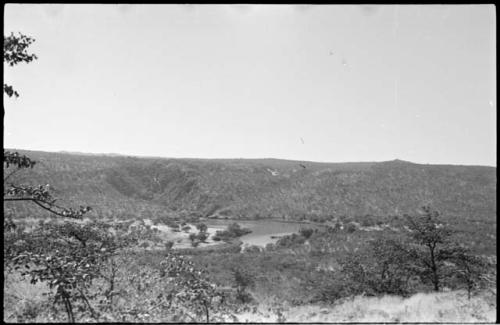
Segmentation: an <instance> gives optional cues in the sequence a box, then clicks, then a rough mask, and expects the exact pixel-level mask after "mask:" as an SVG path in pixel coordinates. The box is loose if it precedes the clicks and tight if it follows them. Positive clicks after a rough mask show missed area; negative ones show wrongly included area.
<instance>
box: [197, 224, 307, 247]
mask: <svg viewBox="0 0 500 325" xmlns="http://www.w3.org/2000/svg"><path fill="white" fill-rule="evenodd" d="M234 222H236V223H237V224H239V225H240V226H241V227H242V228H248V229H250V230H252V232H251V233H249V234H246V235H244V236H241V237H239V238H238V239H239V240H241V241H242V242H243V246H251V245H255V246H260V247H265V246H266V245H267V244H269V243H273V244H274V243H276V242H277V241H278V239H279V237H281V236H285V235H290V234H293V233H297V232H298V231H299V229H300V228H306V227H308V228H314V227H315V226H313V225H310V224H307V223H292V222H281V221H274V220H255V221H235V220H207V221H205V224H206V225H207V226H209V227H223V228H225V227H226V226H228V225H229V224H231V223H234Z"/></svg>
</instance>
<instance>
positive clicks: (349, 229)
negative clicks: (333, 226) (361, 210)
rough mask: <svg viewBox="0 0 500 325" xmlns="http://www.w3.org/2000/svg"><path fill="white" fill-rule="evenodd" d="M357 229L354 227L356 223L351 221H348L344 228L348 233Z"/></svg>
mask: <svg viewBox="0 0 500 325" xmlns="http://www.w3.org/2000/svg"><path fill="white" fill-rule="evenodd" d="M357 229H358V227H356V225H355V224H354V223H353V222H349V223H348V224H347V226H346V228H345V230H346V231H347V232H348V233H353V232H355V231H356V230H357Z"/></svg>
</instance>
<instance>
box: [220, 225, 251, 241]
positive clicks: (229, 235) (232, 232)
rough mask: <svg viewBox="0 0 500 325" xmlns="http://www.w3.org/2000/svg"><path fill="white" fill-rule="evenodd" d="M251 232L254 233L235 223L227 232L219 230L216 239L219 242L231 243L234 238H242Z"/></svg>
mask: <svg viewBox="0 0 500 325" xmlns="http://www.w3.org/2000/svg"><path fill="white" fill-rule="evenodd" d="M251 232H252V231H251V230H250V229H247V228H242V227H241V226H240V225H239V224H237V223H236V222H233V223H231V224H230V225H228V226H227V228H226V230H217V231H216V232H215V235H214V237H216V238H217V239H218V240H220V239H221V240H223V241H230V240H232V239H234V238H237V237H241V236H243V235H246V234H249V233H251ZM212 238H213V237H212Z"/></svg>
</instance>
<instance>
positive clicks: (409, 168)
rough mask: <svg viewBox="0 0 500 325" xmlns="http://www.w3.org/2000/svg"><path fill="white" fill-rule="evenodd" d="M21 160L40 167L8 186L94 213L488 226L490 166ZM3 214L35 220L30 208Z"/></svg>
mask: <svg viewBox="0 0 500 325" xmlns="http://www.w3.org/2000/svg"><path fill="white" fill-rule="evenodd" d="M19 152H20V153H22V154H26V155H28V156H29V157H31V158H32V159H34V160H36V161H38V164H37V165H36V166H35V168H34V169H32V170H26V171H22V172H19V173H16V174H15V175H14V176H13V180H15V181H16V182H21V183H25V184H40V183H41V184H46V183H49V184H51V186H52V187H53V189H54V190H55V192H56V194H57V195H58V196H59V197H60V198H61V201H62V202H65V203H68V204H77V205H78V204H85V205H91V206H93V207H94V209H95V214H96V215H105V214H108V215H109V214H113V215H120V214H121V215H123V216H125V217H126V216H131V215H138V214H141V215H145V216H150V215H151V214H157V213H160V212H161V213H175V212H174V211H177V212H179V211H195V212H197V213H199V214H201V215H203V216H217V215H225V216H229V217H232V218H286V219H291V220H301V219H311V218H313V219H314V218H315V217H318V216H319V217H321V216H323V217H325V218H328V217H338V216H342V215H350V216H356V215H367V214H370V215H401V214H405V213H409V214H413V213H415V211H416V209H418V208H419V207H420V206H422V205H423V204H431V205H432V206H433V207H434V208H436V209H437V210H440V211H442V213H443V215H444V216H447V217H450V218H451V217H453V218H455V217H462V218H466V219H471V220H489V221H493V220H495V218H496V168H494V167H482V166H453V165H420V164H414V163H410V162H405V161H399V160H395V161H388V162H378V163H314V162H303V161H288V160H277V159H167V158H164V159H163V158H137V157H125V156H97V155H83V154H69V153H49V152H40V151H24V150H21V151H19ZM7 207H8V208H10V207H12V208H13V209H15V211H17V212H22V213H32V212H34V211H37V213H38V212H39V210H37V209H36V208H34V209H33V210H32V208H31V207H30V206H29V205H23V206H22V207H20V206H19V205H15V206H14V205H12V206H11V205H6V208H7Z"/></svg>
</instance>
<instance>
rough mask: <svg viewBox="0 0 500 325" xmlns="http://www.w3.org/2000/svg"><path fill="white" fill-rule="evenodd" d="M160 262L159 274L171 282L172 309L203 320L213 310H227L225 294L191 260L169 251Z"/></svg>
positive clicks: (200, 320) (197, 320)
mask: <svg viewBox="0 0 500 325" xmlns="http://www.w3.org/2000/svg"><path fill="white" fill-rule="evenodd" d="M160 264H161V267H162V270H161V274H162V275H163V276H166V277H167V279H168V281H169V282H171V283H172V284H173V285H174V295H173V296H172V300H173V301H172V303H173V304H174V310H176V309H181V310H182V311H183V314H186V315H187V316H188V317H189V318H191V320H194V321H195V322H206V323H209V322H210V321H214V319H213V318H211V313H212V312H225V311H226V309H225V307H226V306H225V296H224V294H223V293H222V292H221V291H219V290H218V289H217V286H216V285H215V284H213V283H212V282H210V281H209V280H208V278H207V276H206V271H205V270H203V269H198V268H196V267H195V266H194V264H193V262H192V261H189V260H188V259H186V258H185V257H183V256H182V255H177V254H173V253H171V254H168V255H167V256H166V257H165V259H164V260H163V261H162V262H161V263H160ZM177 312H178V311H177ZM215 321H217V320H215ZM219 321H220V320H219Z"/></svg>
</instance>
